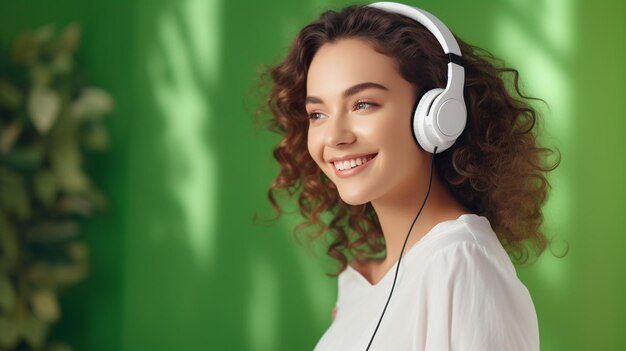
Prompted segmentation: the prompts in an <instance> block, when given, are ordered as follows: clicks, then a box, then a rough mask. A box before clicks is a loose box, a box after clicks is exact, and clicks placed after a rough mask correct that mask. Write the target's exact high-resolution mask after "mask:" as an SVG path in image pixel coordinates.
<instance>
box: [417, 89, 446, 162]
mask: <svg viewBox="0 0 626 351" xmlns="http://www.w3.org/2000/svg"><path fill="white" fill-rule="evenodd" d="M443 91H444V89H441V88H435V89H432V90H429V91H427V92H426V94H424V96H422V98H421V99H420V101H419V103H418V104H417V107H416V108H415V112H414V113H413V121H412V122H413V123H412V124H413V137H414V138H415V140H416V141H417V143H418V145H419V146H420V147H421V148H422V149H424V150H426V151H428V152H433V151H434V150H435V145H433V144H432V143H431V142H430V141H429V140H428V137H427V136H426V134H427V132H426V129H427V128H430V129H433V128H434V127H433V125H432V120H431V121H430V122H428V118H427V116H428V112H429V110H430V107H431V106H432V105H433V102H434V101H435V99H436V98H437V97H438V96H439V95H441V93H443Z"/></svg>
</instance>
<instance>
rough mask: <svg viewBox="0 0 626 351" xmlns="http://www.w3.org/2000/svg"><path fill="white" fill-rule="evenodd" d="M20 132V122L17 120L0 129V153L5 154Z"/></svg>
mask: <svg viewBox="0 0 626 351" xmlns="http://www.w3.org/2000/svg"><path fill="white" fill-rule="evenodd" d="M21 133H22V122H21V121H19V120H17V121H15V122H13V123H11V124H9V126H7V127H6V128H4V129H3V130H2V131H0V154H2V155H6V154H7V153H8V152H9V151H11V149H12V148H13V145H14V144H15V142H16V141H17V139H18V138H19V136H20V134H21Z"/></svg>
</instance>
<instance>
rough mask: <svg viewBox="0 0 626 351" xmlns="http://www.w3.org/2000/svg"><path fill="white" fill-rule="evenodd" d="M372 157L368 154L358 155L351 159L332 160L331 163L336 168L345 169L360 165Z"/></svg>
mask: <svg viewBox="0 0 626 351" xmlns="http://www.w3.org/2000/svg"><path fill="white" fill-rule="evenodd" d="M372 158H373V157H372V156H371V155H370V156H364V157H358V158H355V159H352V160H347V161H338V162H333V163H334V164H335V168H337V170H339V171H345V170H347V169H350V168H354V167H357V166H360V165H362V164H364V163H366V162H367V161H369V160H371V159H372Z"/></svg>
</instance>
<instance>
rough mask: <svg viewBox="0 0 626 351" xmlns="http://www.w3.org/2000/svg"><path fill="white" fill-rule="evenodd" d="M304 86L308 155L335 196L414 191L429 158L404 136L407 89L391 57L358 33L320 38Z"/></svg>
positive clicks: (375, 197)
mask: <svg viewBox="0 0 626 351" xmlns="http://www.w3.org/2000/svg"><path fill="white" fill-rule="evenodd" d="M306 88H307V98H306V110H307V113H308V114H309V130H308V149H309V153H310V154H311V156H312V157H313V159H314V160H315V162H316V163H317V165H318V166H319V167H320V168H321V169H322V171H323V172H324V173H325V174H326V175H327V176H328V177H329V178H330V180H331V181H332V182H333V183H335V185H336V186H337V189H338V191H339V195H340V196H341V198H342V199H343V201H345V202H346V203H349V204H351V205H359V204H363V203H366V202H369V201H382V200H391V201H399V200H400V199H401V198H403V197H406V196H413V195H414V194H415V192H414V190H416V189H417V184H418V183H420V181H419V180H420V179H421V178H423V177H424V176H425V175H426V174H427V171H428V169H427V168H428V159H429V158H428V157H426V152H425V151H423V150H422V149H420V148H419V147H418V146H417V144H416V143H415V141H414V139H413V136H412V134H411V114H412V109H413V106H414V103H415V88H414V86H413V85H412V84H411V83H409V82H408V81H406V80H404V78H403V77H402V76H401V75H400V73H399V72H398V69H397V65H396V63H395V61H394V60H393V59H392V58H391V57H388V56H385V55H383V54H380V53H378V52H377V51H375V50H374V49H373V47H372V46H371V44H369V43H367V42H365V41H363V40H360V39H342V40H339V41H336V42H334V43H328V44H324V45H323V46H322V47H321V48H320V49H319V50H318V52H317V53H316V54H315V56H314V57H313V60H312V62H311V65H310V67H309V71H308V75H307V87H306ZM335 161H336V162H335Z"/></svg>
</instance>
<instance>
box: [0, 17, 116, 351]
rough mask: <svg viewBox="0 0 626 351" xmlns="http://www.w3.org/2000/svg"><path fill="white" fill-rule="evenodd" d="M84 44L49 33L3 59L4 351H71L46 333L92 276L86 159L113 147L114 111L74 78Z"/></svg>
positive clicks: (20, 41)
mask: <svg viewBox="0 0 626 351" xmlns="http://www.w3.org/2000/svg"><path fill="white" fill-rule="evenodd" d="M79 37H80V28H79V26H78V25H76V24H71V25H69V26H67V27H66V28H65V29H64V30H63V31H62V32H61V33H60V34H57V33H56V31H55V30H54V28H53V27H52V26H47V27H44V28H41V29H38V30H36V31H33V32H29V33H24V34H22V35H20V36H19V37H18V38H17V39H16V40H15V41H14V43H13V45H12V47H11V50H10V52H3V53H2V54H0V350H7V349H8V350H69V349H70V347H69V346H68V345H67V344H65V343H62V342H56V343H55V342H51V341H49V340H48V333H49V330H50V327H51V326H52V325H53V324H54V323H56V322H57V321H58V320H59V318H60V307H59V303H58V294H59V293H60V292H61V291H62V290H63V289H66V288H68V287H69V286H71V285H73V284H75V283H77V282H78V281H80V280H81V279H83V278H84V277H85V276H86V274H87V272H88V248H87V246H86V245H85V243H84V242H83V240H82V239H81V237H80V230H79V229H80V228H79V224H80V220H81V218H84V217H85V216H89V215H91V214H92V213H94V212H96V211H99V210H102V209H104V208H105V207H106V201H105V198H104V196H103V195H102V194H101V193H100V192H99V191H98V190H97V189H96V188H95V187H94V185H93V184H92V182H91V181H90V179H89V177H88V175H87V174H86V173H85V171H84V169H83V157H84V155H85V154H86V153H87V152H90V151H92V150H93V151H97V150H104V149H106V148H107V147H108V144H109V136H108V133H107V130H106V128H105V126H104V124H103V121H102V117H103V116H104V115H105V114H107V113H108V112H110V110H111V109H112V107H113V101H112V99H111V97H110V96H109V94H108V93H107V92H105V91H104V90H102V89H99V88H96V87H91V86H88V85H87V84H86V83H85V79H84V77H83V76H82V75H81V74H80V73H78V71H77V69H76V68H75V57H74V56H75V53H76V50H77V47H78V44H79ZM5 51H6V50H5Z"/></svg>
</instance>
